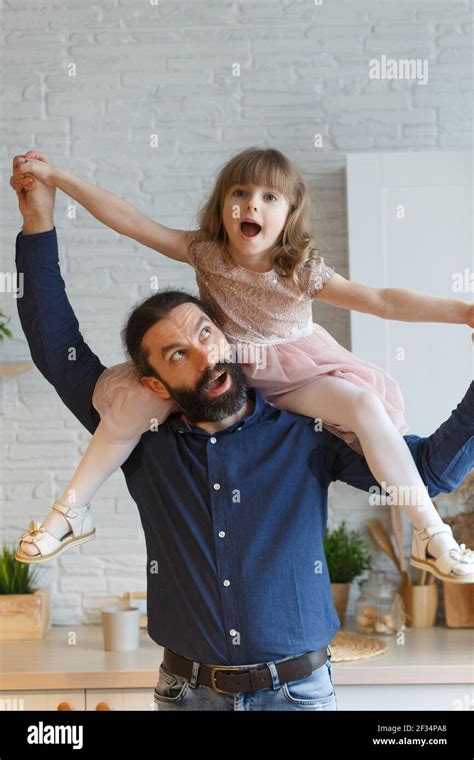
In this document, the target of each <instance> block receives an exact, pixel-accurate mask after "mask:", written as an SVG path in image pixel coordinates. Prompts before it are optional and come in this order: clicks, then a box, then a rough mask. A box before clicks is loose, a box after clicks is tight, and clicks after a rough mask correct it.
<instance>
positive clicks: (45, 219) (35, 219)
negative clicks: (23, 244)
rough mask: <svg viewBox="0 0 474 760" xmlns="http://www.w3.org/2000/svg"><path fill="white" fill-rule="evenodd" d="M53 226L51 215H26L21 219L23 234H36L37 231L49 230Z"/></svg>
mask: <svg viewBox="0 0 474 760" xmlns="http://www.w3.org/2000/svg"><path fill="white" fill-rule="evenodd" d="M53 227H54V221H53V217H52V216H38V215H31V216H26V217H24V219H23V228H22V232H23V234H24V235H37V234H38V233H39V232H49V231H50V230H52V229H53Z"/></svg>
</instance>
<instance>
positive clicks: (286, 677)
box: [163, 647, 330, 693]
mask: <svg viewBox="0 0 474 760" xmlns="http://www.w3.org/2000/svg"><path fill="white" fill-rule="evenodd" d="M329 651H330V650H329ZM327 658H328V648H327V647H324V649H318V650H317V651H315V652H305V654H303V655H299V656H298V657H294V658H292V659H291V660H283V661H280V662H278V661H275V667H276V669H277V672H278V678H279V680H280V683H285V682H287V681H299V680H300V679H301V678H306V677H307V676H309V675H310V674H311V673H312V672H313V670H316V669H317V668H320V667H321V665H324V663H325V662H326V660H327ZM163 665H164V666H165V667H166V668H168V670H169V671H170V672H171V673H176V674H177V675H179V676H183V678H186V679H187V680H188V681H190V680H191V677H192V671H193V661H192V660H189V659H188V658H187V657H182V656H181V655H179V654H176V653H175V652H172V651H171V649H166V648H165V650H164V656H163ZM196 684H197V685H198V686H201V685H202V686H210V687H211V688H212V689H214V691H216V692H218V693H225V692H231V693H236V692H240V691H258V690H259V689H269V688H271V687H272V685H273V679H272V674H271V672H270V669H269V668H268V666H267V665H266V664H264V663H262V664H259V665H253V666H249V667H245V666H242V665H240V666H238V667H237V666H233V665H232V666H229V665H215V666H213V665H202V664H200V665H199V672H198V677H197V681H196Z"/></svg>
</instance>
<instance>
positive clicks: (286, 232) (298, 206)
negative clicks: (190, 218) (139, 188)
mask: <svg viewBox="0 0 474 760" xmlns="http://www.w3.org/2000/svg"><path fill="white" fill-rule="evenodd" d="M245 184H253V185H257V186H259V185H260V186H264V187H268V188H273V189H275V190H279V191H280V192H281V193H283V195H285V196H286V198H287V199H288V201H289V204H290V209H289V212H288V217H287V220H286V222H285V226H284V228H283V230H282V233H281V235H280V237H279V239H278V241H277V242H276V244H275V246H274V248H273V250H272V251H271V257H272V265H273V268H274V269H275V271H276V272H277V273H278V274H280V275H282V276H284V277H292V279H293V281H294V282H295V283H296V284H297V285H298V286H299V287H300V289H301V290H302V289H303V282H302V280H301V277H300V276H299V272H298V269H299V265H300V264H303V263H304V262H305V261H308V260H310V259H314V258H319V251H318V250H317V249H316V248H315V247H314V244H313V233H312V225H311V199H310V193H309V189H308V186H307V184H306V181H305V179H304V177H303V175H302V174H301V172H300V171H299V169H297V167H296V166H295V165H294V164H293V163H292V162H291V161H290V160H289V159H288V158H287V157H286V156H284V155H283V153H280V151H279V150H276V149H274V148H258V147H251V148H247V149H246V150H243V151H242V152H241V153H238V154H237V155H235V156H233V158H231V159H230V161H228V162H227V163H226V164H225V165H224V166H223V167H222V169H221V170H220V171H219V173H218V175H217V178H216V183H215V185H214V189H213V190H212V193H211V195H210V197H209V198H208V199H207V201H205V203H204V205H203V206H202V207H201V208H200V210H199V211H198V215H197V218H198V225H199V233H200V234H199V236H198V238H201V236H202V238H204V239H207V240H213V241H214V242H216V243H221V244H223V245H227V243H228V235H227V232H226V230H225V227H224V223H223V205H224V199H225V196H226V194H227V192H228V191H229V189H230V188H231V187H232V186H233V185H245Z"/></svg>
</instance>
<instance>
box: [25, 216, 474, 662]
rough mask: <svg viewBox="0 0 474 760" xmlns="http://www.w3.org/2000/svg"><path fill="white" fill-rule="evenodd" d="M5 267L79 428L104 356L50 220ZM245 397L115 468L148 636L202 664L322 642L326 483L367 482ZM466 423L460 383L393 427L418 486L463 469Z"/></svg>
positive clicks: (330, 621) (324, 439)
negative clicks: (84, 324)
mask: <svg viewBox="0 0 474 760" xmlns="http://www.w3.org/2000/svg"><path fill="white" fill-rule="evenodd" d="M16 263H17V268H18V272H19V273H23V276H24V295H23V297H22V298H18V300H17V304H18V311H19V315H20V320H21V324H22V327H23V330H24V333H25V335H26V337H27V340H28V344H29V347H30V351H31V355H32V358H33V361H34V362H35V364H36V366H37V367H38V369H39V370H40V372H41V373H42V374H43V375H44V377H45V378H46V379H47V380H48V381H49V382H50V383H52V385H54V387H55V389H56V391H57V392H58V394H59V396H60V397H61V399H62V400H63V401H64V403H65V404H66V406H68V408H69V409H70V410H71V412H72V413H73V414H74V415H75V416H76V417H77V419H78V420H79V421H80V422H81V423H82V424H83V425H84V426H85V427H86V428H87V430H89V432H91V433H93V432H94V430H95V428H96V427H97V424H98V422H99V415H98V413H97V411H96V410H95V409H94V407H93V406H92V403H91V399H92V393H93V390H94V386H95V384H96V382H97V380H98V378H99V376H100V375H101V373H102V372H103V371H104V369H105V366H104V365H103V364H102V363H101V361H100V360H99V358H98V357H97V356H96V355H95V354H94V353H93V351H92V350H91V349H90V348H89V346H88V345H87V344H86V343H85V341H84V339H83V337H82V335H81V333H80V331H79V324H78V322H77V319H76V317H75V314H74V312H73V310H72V308H71V305H70V303H69V300H68V298H67V295H66V292H65V288H64V282H63V279H62V277H61V274H60V269H59V264H58V250H57V239H56V229H55V228H53V229H52V230H51V231H49V232H45V233H40V234H33V235H26V236H24V235H23V233H19V235H18V237H17V240H16ZM71 347H75V349H76V352H77V354H76V356H77V358H76V361H74V362H72V361H70V358H69V357H70V349H71ZM249 396H250V397H251V398H252V399H253V400H254V402H255V403H254V409H253V411H252V412H251V413H250V414H249V415H248V416H247V417H245V418H244V419H242V420H241V421H240V422H238V423H236V424H235V425H232V426H231V427H229V428H227V429H226V430H223V431H220V432H217V433H213V434H210V433H208V432H206V431H205V430H203V429H201V428H199V427H194V426H192V427H189V426H188V425H187V424H186V423H185V422H184V421H183V420H182V419H181V415H180V414H179V413H176V414H173V415H171V416H170V417H168V419H167V420H166V421H165V422H164V423H163V424H162V425H160V426H159V429H158V430H157V431H150V432H146V433H145V434H144V435H142V437H141V440H140V442H139V444H138V445H137V447H136V448H135V450H134V451H133V452H132V454H131V455H130V456H129V458H128V459H127V461H126V462H125V463H124V464H123V466H122V470H123V472H124V475H125V478H126V483H127V486H128V490H129V492H130V494H131V496H132V498H133V499H134V500H135V502H136V504H137V506H138V510H139V513H140V518H141V523H142V526H143V530H144V534H145V540H146V549H147V557H146V569H147V613H148V632H149V634H150V636H151V638H152V639H154V641H156V642H157V643H158V644H160V645H162V646H166V647H169V648H170V649H172V650H173V651H175V652H177V653H180V654H182V655H185V656H186V657H189V658H191V659H193V660H198V661H200V662H203V663H207V664H223V665H232V664H233V665H243V664H250V663H257V662H266V661H269V660H274V659H278V658H283V657H288V656H291V655H293V654H298V653H300V652H304V651H308V650H314V649H319V648H321V647H324V646H327V644H329V643H330V642H331V640H332V638H333V636H334V634H335V633H336V631H337V629H338V627H339V621H338V618H337V615H336V612H335V609H334V606H333V602H332V597H331V588H330V579H329V576H328V570H327V565H326V561H325V557H324V552H323V536H324V533H325V530H326V522H327V494H328V487H329V484H330V483H331V482H332V481H336V480H342V481H345V482H346V483H349V484H351V485H353V486H355V487H356V488H360V489H364V490H368V489H369V488H370V487H371V486H374V485H375V486H376V485H377V483H376V481H375V479H374V478H373V476H372V475H371V473H370V470H369V469H368V467H367V464H366V462H365V459H363V457H361V456H359V455H358V454H357V453H355V452H354V451H353V450H352V449H350V448H349V447H348V446H347V445H346V444H345V443H344V442H343V441H341V440H340V439H339V438H337V437H335V436H333V435H331V434H330V433H328V432H327V431H325V430H323V431H319V432H317V431H315V429H314V421H313V420H311V419H310V418H308V417H303V416H300V415H296V414H292V413H290V412H286V411H282V410H279V409H277V408H275V407H273V406H271V405H269V404H267V403H265V402H264V401H263V399H262V398H261V396H260V395H259V394H258V393H255V392H254V391H252V390H250V391H249ZM473 420H474V391H473V387H472V386H471V388H470V389H469V391H468V394H467V395H466V397H465V399H464V400H463V402H462V403H461V404H460V405H459V406H458V408H457V410H456V411H455V412H454V413H453V415H452V416H451V417H450V418H449V420H448V421H447V422H445V423H443V425H442V426H441V427H440V428H439V429H438V431H436V433H434V434H433V435H432V436H430V437H429V438H419V437H417V436H414V435H411V436H405V439H406V441H407V444H408V446H409V448H410V450H411V452H412V454H413V457H414V459H415V461H416V464H417V466H418V468H419V471H420V473H421V476H422V477H423V479H424V481H425V483H426V484H427V486H428V488H429V491H430V494H431V495H435V494H437V493H439V492H440V491H450V490H453V489H454V488H455V487H457V485H459V483H460V482H462V480H463V478H464V477H465V475H466V473H467V472H468V471H469V470H470V469H471V467H472V466H473V462H474V442H473V437H472V436H473V429H474V424H473Z"/></svg>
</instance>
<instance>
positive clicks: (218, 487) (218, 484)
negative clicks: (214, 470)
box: [214, 483, 221, 491]
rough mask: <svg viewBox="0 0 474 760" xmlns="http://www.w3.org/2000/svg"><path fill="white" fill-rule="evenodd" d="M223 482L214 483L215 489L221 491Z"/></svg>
mask: <svg viewBox="0 0 474 760" xmlns="http://www.w3.org/2000/svg"><path fill="white" fill-rule="evenodd" d="M220 488H221V484H220V483H214V491H220Z"/></svg>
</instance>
